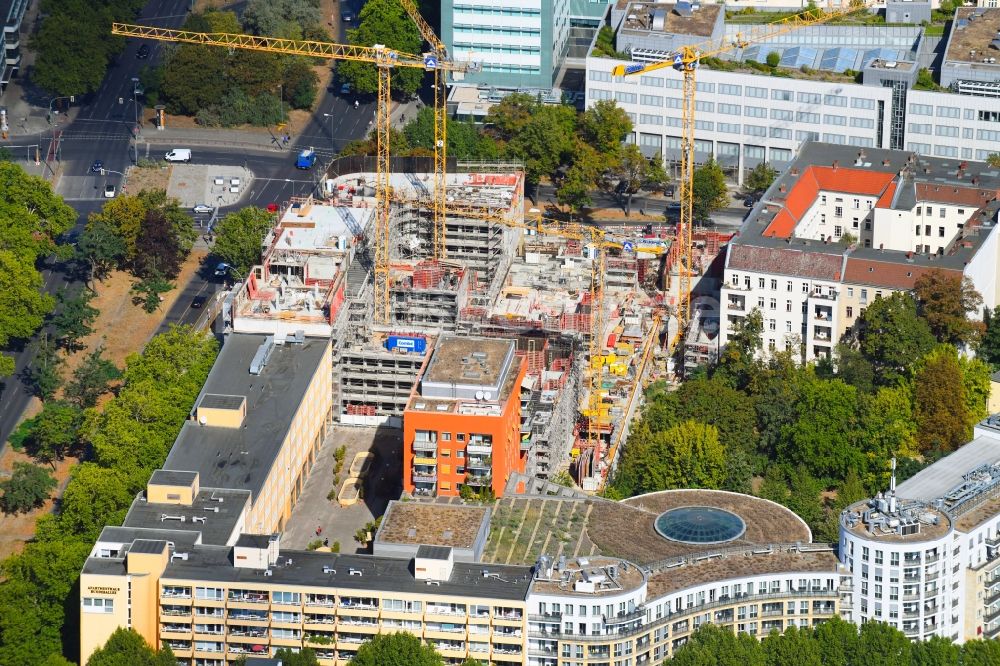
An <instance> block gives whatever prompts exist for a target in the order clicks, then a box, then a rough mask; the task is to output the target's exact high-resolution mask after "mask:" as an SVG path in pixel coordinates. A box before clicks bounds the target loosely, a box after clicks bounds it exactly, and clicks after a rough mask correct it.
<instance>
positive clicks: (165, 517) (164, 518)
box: [160, 513, 187, 523]
mask: <svg viewBox="0 0 1000 666" xmlns="http://www.w3.org/2000/svg"><path fill="white" fill-rule="evenodd" d="M167 520H176V521H178V522H181V523H185V522H187V518H185V517H184V516H168V515H167V514H165V513H161V514H160V522H161V523H162V522H164V521H167Z"/></svg>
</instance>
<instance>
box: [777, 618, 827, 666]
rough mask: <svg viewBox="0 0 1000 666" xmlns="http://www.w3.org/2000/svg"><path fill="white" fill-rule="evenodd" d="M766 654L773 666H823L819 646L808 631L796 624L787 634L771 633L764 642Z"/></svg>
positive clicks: (787, 630)
mask: <svg viewBox="0 0 1000 666" xmlns="http://www.w3.org/2000/svg"><path fill="white" fill-rule="evenodd" d="M763 643H764V645H763V647H764V654H765V655H766V658H767V663H768V664H770V665H771V666H823V661H822V659H821V657H820V653H819V645H818V644H817V643H816V641H815V640H813V638H812V635H811V633H810V631H809V630H808V629H799V628H798V627H796V626H795V625H794V624H793V625H791V626H789V627H788V629H786V630H785V633H783V634H781V633H778V632H776V631H775V632H771V634H770V635H769V636H766V637H765V638H764V641H763Z"/></svg>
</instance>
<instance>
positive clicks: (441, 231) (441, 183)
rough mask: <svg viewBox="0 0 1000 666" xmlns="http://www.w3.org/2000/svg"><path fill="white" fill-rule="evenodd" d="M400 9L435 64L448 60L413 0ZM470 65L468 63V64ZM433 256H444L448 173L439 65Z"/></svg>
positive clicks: (443, 92) (444, 96)
mask: <svg viewBox="0 0 1000 666" xmlns="http://www.w3.org/2000/svg"><path fill="white" fill-rule="evenodd" d="M399 4H401V5H403V9H405V10H406V13H407V14H409V15H410V18H411V19H412V20H413V22H414V23H416V24H417V29H418V30H419V31H420V35H421V36H422V37H423V38H424V41H426V42H427V44H428V46H430V52H431V53H432V54H433V55H434V57H435V58H437V61H438V64H440V63H449V64H450V62H451V61H450V60H449V59H448V48H447V47H446V46H445V45H444V42H442V41H441V40H440V39H439V38H438V36H437V34H435V32H434V29H433V28H432V27H431V26H430V24H429V23H427V21H425V20H424V17H423V16H422V15H421V14H420V10H419V9H417V5H416V4H415V3H414V2H413V0H399ZM470 67H471V65H470ZM433 71H434V201H433V210H434V258H435V259H444V258H445V256H446V255H447V250H446V249H445V236H446V233H447V227H446V218H445V215H446V212H445V204H446V203H447V201H448V192H447V178H448V176H447V174H448V108H447V106H448V100H447V94H446V92H447V91H446V90H445V81H444V76H442V75H441V72H442V69H441V67H435V68H434V70H433Z"/></svg>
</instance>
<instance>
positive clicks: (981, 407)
mask: <svg viewBox="0 0 1000 666" xmlns="http://www.w3.org/2000/svg"><path fill="white" fill-rule="evenodd" d="M958 367H959V368H960V369H961V370H962V387H963V388H964V389H965V412H966V422H967V423H968V424H969V425H970V426H974V425H975V424H977V423H979V422H980V421H982V420H983V419H985V418H986V417H987V416H988V415H989V401H990V393H991V389H990V374H991V373H990V366H988V365H987V364H986V363H985V362H984V361H982V360H981V359H978V358H969V357H966V356H963V355H959V356H958Z"/></svg>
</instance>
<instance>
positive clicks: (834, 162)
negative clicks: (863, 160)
mask: <svg viewBox="0 0 1000 666" xmlns="http://www.w3.org/2000/svg"><path fill="white" fill-rule="evenodd" d="M839 166H840V160H834V161H833V170H834V171H836V170H837V167H839Z"/></svg>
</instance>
